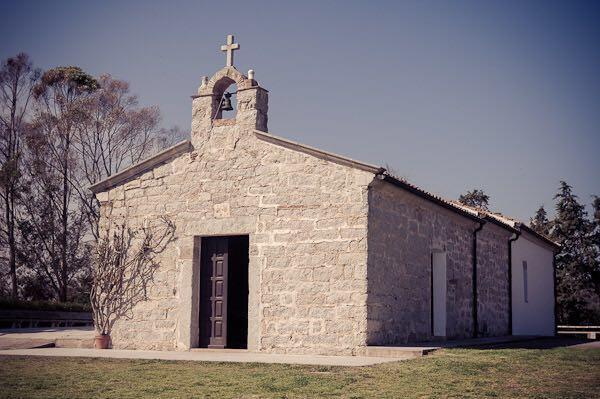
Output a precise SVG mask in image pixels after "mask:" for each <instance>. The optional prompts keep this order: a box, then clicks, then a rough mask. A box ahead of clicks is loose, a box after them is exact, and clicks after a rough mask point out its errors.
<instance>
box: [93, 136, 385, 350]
mask: <svg viewBox="0 0 600 399" xmlns="http://www.w3.org/2000/svg"><path fill="white" fill-rule="evenodd" d="M372 179H373V174H371V173H368V172H364V171H360V170H357V169H352V168H349V167H346V166H341V165H336V164H334V163H331V162H328V161H324V160H320V159H318V158H315V157H313V156H310V155H306V154H301V153H298V152H295V151H292V150H288V149H284V148H281V147H278V146H275V145H272V144H269V143H266V142H263V141H261V140H259V139H258V138H256V136H255V135H254V134H253V132H252V131H250V130H246V129H243V128H240V127H239V126H234V127H230V126H222V127H213V129H212V130H211V131H210V134H207V135H205V136H204V140H199V141H197V145H196V148H195V149H194V150H193V151H192V152H189V153H186V154H183V155H181V156H179V157H178V158H176V159H174V160H172V161H170V162H167V163H165V164H164V165H162V166H159V167H158V168H155V169H154V170H152V171H148V172H146V173H144V174H142V175H140V176H138V177H137V178H135V179H133V180H131V181H129V182H127V183H125V184H123V185H122V186H118V187H116V188H113V189H112V190H109V191H108V193H107V194H108V195H106V196H105V199H106V201H105V202H104V203H103V211H104V216H105V218H106V217H109V216H110V217H112V218H115V217H127V218H128V220H129V221H130V223H136V222H137V223H141V222H142V221H143V220H144V219H146V218H152V217H158V216H159V215H167V216H170V217H171V218H172V219H173V220H174V221H175V224H176V228H177V231H176V243H175V245H174V246H173V248H171V249H170V250H169V251H167V252H166V253H164V254H162V256H161V260H160V263H161V267H160V269H159V271H158V272H157V273H156V275H155V283H156V284H155V285H154V287H153V288H152V289H151V290H150V293H149V294H150V300H149V301H147V302H145V303H143V304H140V305H139V306H137V307H136V308H135V310H134V312H133V315H132V317H131V319H130V320H122V321H120V322H119V323H117V325H116V326H115V329H114V331H113V341H114V343H115V347H117V348H138V349H176V348H177V349H186V348H189V347H190V346H194V342H195V340H196V339H197V338H196V337H195V334H197V331H195V330H197V324H196V325H194V320H195V323H197V318H196V316H195V314H196V313H197V312H198V307H197V303H194V301H193V299H192V298H193V297H194V295H193V292H194V290H196V289H197V286H196V285H195V283H194V281H193V280H194V279H197V278H198V270H195V269H197V259H196V257H197V255H198V253H197V251H196V250H195V244H194V239H195V238H196V237H201V236H211V235H234V234H248V235H249V238H250V248H249V252H250V254H249V255H250V261H249V270H250V281H249V288H250V299H249V341H248V344H249V348H250V349H253V350H261V351H266V352H277V353H323V354H325V353H327V354H352V353H353V351H354V350H355V348H357V347H360V346H364V344H365V339H366V304H365V297H366V292H367V287H366V261H367V209H368V204H367V200H368V184H369V183H370V182H371V180H372ZM109 210H110V215H109V213H108V212H109ZM196 247H197V245H196Z"/></svg>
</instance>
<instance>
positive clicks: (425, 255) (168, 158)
mask: <svg viewBox="0 0 600 399" xmlns="http://www.w3.org/2000/svg"><path fill="white" fill-rule="evenodd" d="M237 49H239V45H237V44H235V43H234V42H233V36H231V35H230V36H228V41H227V44H226V45H224V46H223V47H222V50H223V51H226V52H227V63H226V66H225V67H224V68H222V69H221V70H219V71H217V72H216V73H215V74H214V75H213V76H212V77H211V78H210V79H208V78H203V79H202V84H201V86H200V87H199V89H198V92H197V94H196V95H194V96H193V97H192V98H193V100H192V125H191V137H190V140H185V141H182V142H180V143H178V144H176V145H174V146H172V147H170V148H168V149H166V150H164V151H162V152H160V153H158V154H156V155H154V156H153V157H151V158H149V159H146V160H144V161H142V162H140V163H138V164H136V165H133V166H131V167H129V168H128V169H126V170H123V171H121V172H119V173H117V174H115V175H113V176H110V177H109V178H107V179H105V180H103V181H101V182H99V183H97V184H95V185H93V186H92V187H91V190H92V191H93V192H94V193H95V195H96V197H97V198H98V200H99V202H100V204H101V214H102V221H101V225H103V224H104V225H105V224H106V222H107V221H108V219H110V218H127V220H128V223H131V224H139V223H143V222H144V220H147V219H152V218H157V217H161V216H168V217H169V218H170V219H171V220H172V221H173V222H174V223H175V226H176V231H175V241H174V242H173V243H172V244H171V245H170V247H169V248H167V250H166V251H164V252H163V253H161V255H160V267H159V269H158V270H157V271H156V272H155V275H154V281H153V284H152V286H151V287H150V290H149V292H148V300H147V301H144V302H142V303H140V304H138V305H136V307H135V308H134V310H133V314H132V315H131V317H130V318H127V319H122V320H119V321H118V322H117V323H116V325H115V327H114V329H113V331H112V342H113V347H115V348H132V349H133V348H136V349H162V350H187V349H190V348H240V349H248V350H250V351H261V352H273V353H312V354H340V355H360V354H364V353H366V352H365V350H366V349H367V348H368V347H369V346H386V345H398V344H406V343H412V342H420V341H421V342H422V341H432V340H451V339H459V338H468V337H480V336H500V335H509V334H527V335H553V334H554V332H555V330H554V324H555V323H554V320H555V317H554V309H555V294H554V286H555V285H554V264H553V260H554V252H555V251H556V248H557V246H556V244H555V243H553V242H552V241H550V240H549V239H547V238H546V237H543V236H541V235H539V234H537V233H535V232H533V231H531V230H530V229H529V228H527V226H526V225H524V224H522V223H519V222H518V221H515V220H513V219H510V218H507V217H505V216H502V215H499V214H494V213H489V212H482V211H479V210H476V209H471V208H468V207H465V206H463V205H460V204H457V203H454V202H452V201H448V200H445V199H443V198H441V197H439V196H436V195H434V194H431V193H429V192H426V191H424V190H422V189H420V188H418V187H417V186H414V185H412V184H410V183H408V182H406V181H404V180H401V179H398V178H396V177H394V176H392V175H391V174H390V173H388V172H387V171H386V169H384V168H382V167H379V166H375V165H369V164H366V163H363V162H359V161H355V160H352V159H349V158H346V157H343V156H339V155H336V154H333V153H330V152H327V151H323V150H320V149H317V148H313V147H309V146H306V145H302V144H299V143H296V142H293V141H290V140H287V139H284V138H282V137H278V136H275V135H273V134H271V133H269V132H268V127H267V125H268V96H269V92H268V91H267V90H266V89H265V88H264V87H263V86H261V84H259V82H258V81H257V80H256V79H255V77H254V72H253V71H252V70H250V71H248V73H247V75H244V74H243V73H241V72H240V71H238V70H237V69H236V68H235V67H234V65H233V51H235V50H237ZM232 85H235V87H236V88H237V91H235V92H234V93H229V92H228V88H229V87H230V86H232ZM230 101H233V102H234V103H233V104H231V105H232V106H231V107H230V106H229V102H230ZM233 106H235V108H236V109H237V113H236V115H235V117H234V118H227V115H228V114H229V113H230V111H228V109H231V108H233Z"/></svg>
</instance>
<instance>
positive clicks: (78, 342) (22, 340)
mask: <svg viewBox="0 0 600 399" xmlns="http://www.w3.org/2000/svg"><path fill="white" fill-rule="evenodd" d="M93 344H94V328H93V327H56V328H50V327H48V328H14V329H1V330H0V349H29V348H44V347H53V346H56V347H68V348H73V347H75V348H80V347H89V348H91V347H93Z"/></svg>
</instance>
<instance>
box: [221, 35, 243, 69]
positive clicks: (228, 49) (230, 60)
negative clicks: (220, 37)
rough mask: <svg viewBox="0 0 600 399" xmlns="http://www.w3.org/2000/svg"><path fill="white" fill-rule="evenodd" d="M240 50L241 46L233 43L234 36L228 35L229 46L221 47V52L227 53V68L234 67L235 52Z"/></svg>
mask: <svg viewBox="0 0 600 399" xmlns="http://www.w3.org/2000/svg"><path fill="white" fill-rule="evenodd" d="M239 49H240V45H239V44H237V43H234V42H233V35H227V44H224V45H222V46H221V51H226V52H227V64H226V66H233V51H234V50H239Z"/></svg>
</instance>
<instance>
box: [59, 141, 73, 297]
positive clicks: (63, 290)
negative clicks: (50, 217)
mask: <svg viewBox="0 0 600 399" xmlns="http://www.w3.org/2000/svg"><path fill="white" fill-rule="evenodd" d="M69 144H70V143H69V139H68V138H67V143H66V148H67V150H66V151H65V159H64V163H63V176H62V177H63V192H62V215H61V219H62V220H61V222H62V237H61V248H60V256H61V270H60V280H61V281H60V284H59V286H60V293H59V298H58V300H59V301H60V302H67V266H68V260H67V252H68V251H67V245H68V242H67V241H68V240H67V229H68V223H69V207H68V197H69V178H68V177H69V175H68V173H69V164H68V159H67V157H68V154H69Z"/></svg>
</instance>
